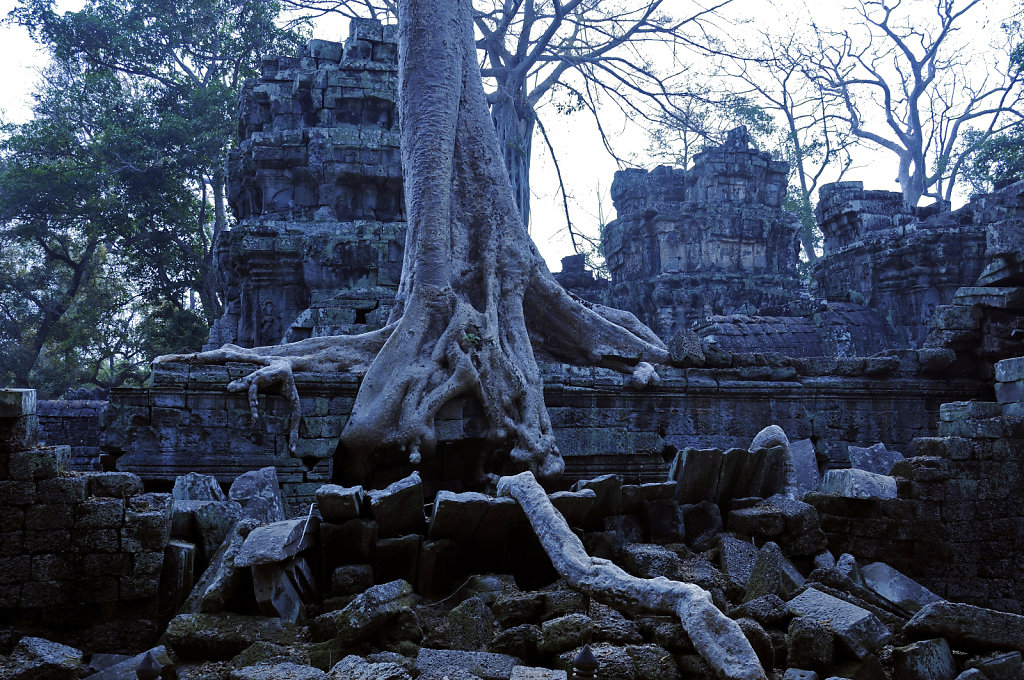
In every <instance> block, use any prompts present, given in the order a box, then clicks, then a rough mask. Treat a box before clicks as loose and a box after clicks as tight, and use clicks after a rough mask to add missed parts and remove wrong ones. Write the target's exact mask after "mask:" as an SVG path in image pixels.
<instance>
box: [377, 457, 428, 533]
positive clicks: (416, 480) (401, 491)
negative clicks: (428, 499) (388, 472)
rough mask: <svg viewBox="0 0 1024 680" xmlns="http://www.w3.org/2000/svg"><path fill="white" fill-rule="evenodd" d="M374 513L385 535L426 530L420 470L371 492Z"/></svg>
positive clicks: (381, 531)
mask: <svg viewBox="0 0 1024 680" xmlns="http://www.w3.org/2000/svg"><path fill="white" fill-rule="evenodd" d="M367 496H368V497H369V501H370V513H371V514H372V515H373V518H374V519H375V520H376V521H377V525H378V527H379V531H380V535H381V536H383V537H394V536H404V535H406V534H410V533H418V532H421V531H422V530H423V524H424V517H423V483H422V482H421V481H420V476H419V474H417V473H415V472H414V473H412V474H411V475H409V476H408V477H406V478H405V479H400V480H398V481H397V482H395V483H393V484H390V485H388V486H387V487H386V488H384V489H379V490H376V489H375V490H372V491H369V492H368V493H367Z"/></svg>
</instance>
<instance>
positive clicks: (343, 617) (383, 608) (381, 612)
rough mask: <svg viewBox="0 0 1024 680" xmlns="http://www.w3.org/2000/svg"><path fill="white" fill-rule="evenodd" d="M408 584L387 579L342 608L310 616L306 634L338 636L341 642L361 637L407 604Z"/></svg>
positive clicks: (409, 601) (381, 624)
mask: <svg viewBox="0 0 1024 680" xmlns="http://www.w3.org/2000/svg"><path fill="white" fill-rule="evenodd" d="M411 594H412V585H410V584H409V582H408V581H391V582H390V583H383V584H381V585H378V586H373V587H372V588H369V589H368V590H367V591H366V592H364V593H362V594H360V595H359V596H357V597H356V599H354V600H352V602H350V603H349V604H348V606H346V607H345V608H344V609H341V610H339V611H333V612H327V613H326V614H321V615H320V616H318V617H317V618H316V619H314V620H313V623H312V625H311V626H310V634H311V635H312V636H313V638H314V639H316V640H328V639H330V638H338V639H339V640H340V641H342V642H356V641H359V640H364V639H366V638H368V637H369V636H371V635H373V634H374V633H376V632H377V631H378V630H380V629H381V628H383V627H384V626H385V625H386V624H387V623H388V621H390V620H391V619H392V618H394V617H395V616H397V615H398V614H399V612H401V611H402V610H403V609H406V608H408V607H409V606H410V604H411V598H410V597H409V596H410V595H411Z"/></svg>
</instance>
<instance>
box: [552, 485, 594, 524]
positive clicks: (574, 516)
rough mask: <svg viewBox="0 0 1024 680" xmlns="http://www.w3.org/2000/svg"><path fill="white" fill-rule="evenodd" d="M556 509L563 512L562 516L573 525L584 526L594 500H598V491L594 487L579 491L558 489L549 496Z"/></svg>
mask: <svg viewBox="0 0 1024 680" xmlns="http://www.w3.org/2000/svg"><path fill="white" fill-rule="evenodd" d="M548 498H549V499H550V500H551V504H552V505H553V506H555V510H558V512H559V513H561V515H562V517H564V518H565V521H566V522H567V523H568V524H569V526H571V527H582V526H583V524H584V521H585V520H586V518H587V515H588V514H589V513H590V510H591V508H593V507H594V502H595V501H596V500H597V493H595V492H594V490H593V489H580V490H579V491H556V492H555V493H553V494H551V495H549V496H548Z"/></svg>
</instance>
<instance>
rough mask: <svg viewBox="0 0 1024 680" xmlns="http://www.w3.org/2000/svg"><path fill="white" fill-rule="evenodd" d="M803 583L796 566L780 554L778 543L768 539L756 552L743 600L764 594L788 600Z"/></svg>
mask: <svg viewBox="0 0 1024 680" xmlns="http://www.w3.org/2000/svg"><path fill="white" fill-rule="evenodd" d="M803 584H804V577H803V576H802V575H801V574H800V572H799V571H798V570H797V568H796V567H794V566H793V563H792V562H790V561H789V560H788V559H787V558H786V556H785V555H783V554H782V550H780V549H779V546H778V545H776V544H775V543H772V542H771V541H769V542H767V543H765V544H764V545H763V546H761V549H760V550H759V551H758V553H757V559H756V560H755V561H754V566H753V568H752V569H751V572H750V578H749V579H748V580H747V590H746V594H745V595H744V597H743V601H744V602H749V601H751V600H753V599H756V598H759V597H763V596H765V595H778V596H779V597H781V598H782V599H783V600H788V599H789V598H790V597H792V595H793V593H795V592H796V590H797V589H798V588H799V587H800V586H802V585H803Z"/></svg>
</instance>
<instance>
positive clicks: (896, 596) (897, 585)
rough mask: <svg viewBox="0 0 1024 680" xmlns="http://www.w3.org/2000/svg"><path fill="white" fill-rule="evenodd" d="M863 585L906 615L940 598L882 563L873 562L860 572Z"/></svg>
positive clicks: (940, 599) (939, 600)
mask: <svg viewBox="0 0 1024 680" xmlns="http://www.w3.org/2000/svg"><path fill="white" fill-rule="evenodd" d="M860 572H861V576H862V578H863V579H864V585H866V586H867V587H868V588H870V589H871V590H873V591H874V592H875V593H877V594H878V595H880V596H882V597H884V598H885V599H886V600H888V601H889V602H892V603H893V604H894V605H896V606H898V607H900V608H901V609H903V610H904V611H906V612H907V613H908V614H915V613H917V612H918V611H920V610H921V608H922V607H924V606H925V605H926V604H931V603H932V602H941V601H942V598H941V597H939V596H938V595H936V594H935V593H933V592H932V591H930V590H928V589H927V588H925V587H924V586H922V585H921V584H920V583H918V582H917V581H914V580H913V579H911V578H908V577H906V576H904V575H903V574H901V573H900V572H898V571H896V570H895V569H893V568H892V567H890V566H889V565H888V564H885V563H884V562H873V563H871V564H869V565H867V566H865V567H864V568H862V569H861V570H860Z"/></svg>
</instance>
